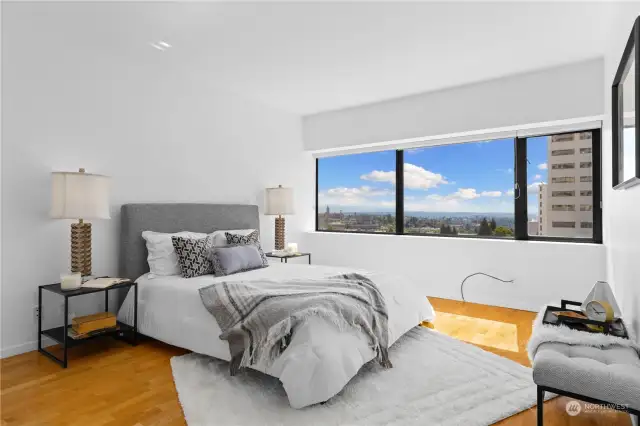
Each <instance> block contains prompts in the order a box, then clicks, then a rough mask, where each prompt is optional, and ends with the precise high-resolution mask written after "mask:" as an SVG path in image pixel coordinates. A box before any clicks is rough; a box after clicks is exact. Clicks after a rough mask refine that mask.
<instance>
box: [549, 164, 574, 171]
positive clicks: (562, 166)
mask: <svg viewBox="0 0 640 426" xmlns="http://www.w3.org/2000/svg"><path fill="white" fill-rule="evenodd" d="M575 168H576V165H575V164H574V163H559V164H552V165H551V169H552V170H561V169H575Z"/></svg>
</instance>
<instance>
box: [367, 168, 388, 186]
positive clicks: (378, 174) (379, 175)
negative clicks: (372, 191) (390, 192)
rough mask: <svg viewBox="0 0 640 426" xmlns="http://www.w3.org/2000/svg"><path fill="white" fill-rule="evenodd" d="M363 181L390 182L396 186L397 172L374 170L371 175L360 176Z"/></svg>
mask: <svg viewBox="0 0 640 426" xmlns="http://www.w3.org/2000/svg"><path fill="white" fill-rule="evenodd" d="M360 179H362V180H370V181H372V182H388V183H392V184H394V185H395V184H396V172H395V171H394V172H383V171H382V170H374V171H372V172H370V173H367V174H364V175H362V176H360Z"/></svg>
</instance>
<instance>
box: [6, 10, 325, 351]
mask: <svg viewBox="0 0 640 426" xmlns="http://www.w3.org/2000/svg"><path fill="white" fill-rule="evenodd" d="M3 8H4V10H3V16H2V18H3V21H2V27H3V33H2V65H3V68H2V85H3V91H2V104H3V108H2V123H3V127H2V231H3V233H2V244H3V248H4V250H3V251H2V266H3V268H2V283H1V286H2V306H1V319H2V330H1V331H2V336H1V343H2V355H3V356H7V355H11V354H15V353H19V352H24V351H27V350H32V349H34V348H35V340H36V322H35V318H34V314H33V307H34V306H35V305H36V304H37V286H38V285H41V284H48V283H52V282H56V281H57V280H58V279H59V274H60V273H61V272H63V271H66V270H68V267H69V224H70V223H71V221H65V220H52V219H50V218H49V217H48V210H49V203H50V172H51V171H53V170H75V169H77V168H78V167H85V168H86V169H87V171H90V172H97V173H103V174H107V175H110V176H112V199H111V204H112V220H110V221H95V222H94V223H93V265H94V267H93V270H94V272H95V273H96V274H100V275H105V274H116V272H117V236H118V230H119V208H120V205H121V204H123V203H131V202H212V203H215V202H220V203H257V204H258V205H260V207H262V204H263V190H264V188H265V187H266V186H272V185H277V184H283V185H288V186H292V187H294V190H295V197H296V208H297V211H298V212H299V213H300V214H298V215H295V216H292V217H291V219H288V220H287V225H288V238H289V239H291V240H297V239H299V235H300V230H302V229H309V228H310V227H311V226H312V221H313V191H312V190H310V188H313V176H312V175H311V174H310V173H305V172H307V171H308V170H312V169H313V160H312V159H311V157H310V155H308V154H306V153H304V152H303V149H302V137H301V126H300V118H299V117H297V116H293V115H290V114H288V113H284V112H280V111H277V110H273V109H271V108H268V107H266V106H263V105H259V104H256V103H254V102H251V101H248V100H245V99H242V98H239V97H237V96H233V95H230V94H228V93H222V92H219V91H213V90H211V89H209V88H208V87H207V85H206V84H205V83H204V82H202V81H196V80H193V79H191V78H190V77H189V76H184V75H179V74H175V73H173V72H172V68H171V66H170V65H171V64H170V63H169V62H160V61H158V62H153V61H148V62H147V63H143V64H134V63H133V62H132V61H130V60H129V59H131V58H129V59H127V58H125V57H115V56H104V55H103V54H102V53H101V51H100V48H99V47H98V46H89V48H87V49H77V48H74V47H71V46H70V45H67V44H62V43H54V42H52V41H51V39H50V37H51V35H52V34H53V33H50V32H49V33H48V32H47V30H46V28H41V29H39V28H38V27H34V26H32V25H30V20H31V18H32V16H31V15H30V13H31V12H30V11H32V10H34V8H33V7H26V8H20V7H17V6H9V7H7V4H4V5H3ZM96 18H97V19H99V17H96ZM57 25H61V24H60V23H57ZM87 26H88V27H90V23H87ZM145 49H149V51H150V52H151V53H150V54H153V55H160V53H159V52H156V51H154V50H153V49H151V48H149V47H147V48H145ZM305 213H306V214H305ZM261 232H262V237H263V241H264V243H265V248H266V249H270V248H272V244H273V243H272V241H273V219H272V217H264V216H263V217H261ZM49 301H50V302H52V304H51V305H50V306H52V307H53V308H54V309H53V310H52V311H50V312H45V316H49V317H53V316H57V318H53V319H52V318H49V320H47V322H50V321H52V320H58V321H61V319H62V318H61V316H60V312H59V311H58V307H57V306H55V305H57V304H59V303H60V301H59V299H58V301H57V302H56V299H51V298H50V299H49ZM73 303H76V305H75V306H74V304H73ZM77 303H79V302H72V310H75V311H76V312H77V313H82V312H81V311H84V310H89V311H91V310H93V309H95V308H96V307H97V306H93V307H90V306H89V307H86V306H83V307H79V306H78V305H77Z"/></svg>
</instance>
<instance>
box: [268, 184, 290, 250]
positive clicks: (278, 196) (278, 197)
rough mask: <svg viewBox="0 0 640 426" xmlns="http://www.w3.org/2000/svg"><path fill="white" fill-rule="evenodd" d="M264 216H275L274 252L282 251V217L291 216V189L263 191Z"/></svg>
mask: <svg viewBox="0 0 640 426" xmlns="http://www.w3.org/2000/svg"><path fill="white" fill-rule="evenodd" d="M265 195H266V197H265V198H266V201H265V207H266V208H265V214H267V215H277V216H278V217H276V245H275V248H276V250H284V217H282V215H285V214H293V189H291V188H283V187H282V185H280V186H278V187H277V188H267V189H266V190H265Z"/></svg>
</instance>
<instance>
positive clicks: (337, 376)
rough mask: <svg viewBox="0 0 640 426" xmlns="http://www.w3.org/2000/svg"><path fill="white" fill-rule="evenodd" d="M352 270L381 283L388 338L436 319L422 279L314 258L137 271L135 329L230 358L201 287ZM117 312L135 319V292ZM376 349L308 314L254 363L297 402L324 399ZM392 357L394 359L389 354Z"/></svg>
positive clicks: (125, 318) (126, 318) (358, 336)
mask: <svg viewBox="0 0 640 426" xmlns="http://www.w3.org/2000/svg"><path fill="white" fill-rule="evenodd" d="M349 272H357V273H360V274H363V275H365V276H367V277H369V278H370V279H371V280H372V281H373V282H374V283H376V285H377V286H378V288H379V289H380V291H381V292H382V294H383V296H384V297H385V300H386V303H387V309H388V312H389V344H390V345H391V344H393V342H395V341H396V340H397V339H398V338H399V337H400V336H402V335H403V334H404V333H406V332H407V331H408V330H410V329H411V328H413V327H415V326H416V325H417V324H419V323H420V322H421V321H433V319H434V318H435V313H434V311H433V308H432V307H431V304H430V303H429V301H428V300H427V297H426V295H425V294H424V291H423V290H421V288H424V287H426V286H420V283H416V282H411V281H409V280H406V279H403V278H402V277H399V276H388V275H386V274H381V273H375V272H369V271H362V270H356V269H352V268H345V267H331V266H319V265H296V264H279V263H276V264H272V265H270V266H269V267H268V268H263V269H257V270H253V271H247V272H242V273H239V274H235V275H230V276H226V277H214V276H212V275H205V276H201V277H196V278H189V279H187V278H182V277H180V276H168V277H154V278H150V277H149V274H145V275H143V276H141V277H140V278H138V280H137V283H138V331H139V332H140V333H142V334H144V335H147V336H149V337H153V338H154V339H157V340H160V341H163V342H165V343H168V344H170V345H174V346H178V347H181V348H185V349H188V350H191V351H193V352H197V353H201V354H205V355H210V356H213V357H216V358H220V359H224V360H227V361H228V360H230V358H231V357H230V353H229V346H228V344H227V342H226V341H223V340H220V339H219V337H218V336H219V335H220V334H221V331H220V327H219V326H218V324H217V323H216V321H215V319H214V318H213V316H212V315H211V314H210V313H209V312H208V311H207V309H206V308H205V307H204V305H203V304H202V302H201V300H200V294H199V292H198V289H199V288H201V287H205V286H208V285H211V284H213V283H216V282H222V281H244V280H260V279H289V278H312V279H313V278H315V279H318V278H324V277H330V276H333V275H338V274H344V273H349ZM118 319H119V320H120V321H123V322H125V323H128V324H133V294H131V293H130V294H128V295H127V297H126V299H125V301H124V303H123V305H122V307H121V309H120V311H119V313H118ZM374 357H375V353H374V351H373V350H372V349H371V347H370V346H369V343H368V338H367V336H366V335H365V334H364V333H359V332H357V331H355V330H346V331H343V332H340V331H339V330H338V329H337V328H336V327H335V326H334V325H332V324H329V323H328V322H326V321H325V320H323V319H322V318H319V317H312V318H309V319H308V320H306V321H305V322H304V323H303V324H302V325H300V326H299V327H297V328H296V330H295V331H294V333H293V335H292V339H291V343H290V344H289V346H288V347H287V349H286V350H285V351H284V352H283V353H282V354H281V356H280V357H279V358H278V359H277V360H276V361H275V362H273V364H271V365H260V364H258V365H255V366H253V368H255V369H256V370H258V371H261V372H263V373H266V374H269V375H271V376H274V377H277V378H279V379H280V381H281V382H282V384H283V386H284V388H285V390H286V392H287V396H288V397H289V401H290V403H291V405H292V406H293V407H295V408H300V407H304V406H306V405H310V404H313V403H317V402H322V401H325V400H327V399H329V398H330V397H332V396H333V395H335V394H336V393H338V392H339V391H340V390H341V389H342V388H343V387H344V385H346V383H347V382H348V381H349V380H350V379H351V378H352V377H353V376H354V375H355V374H356V373H357V372H358V370H359V369H360V367H361V366H362V365H364V364H365V363H366V362H368V361H370V360H372V359H373V358H374ZM391 362H393V359H392V360H391Z"/></svg>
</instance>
